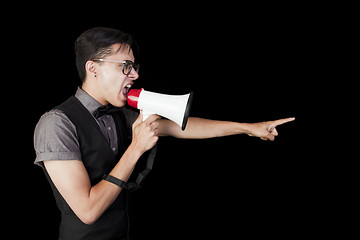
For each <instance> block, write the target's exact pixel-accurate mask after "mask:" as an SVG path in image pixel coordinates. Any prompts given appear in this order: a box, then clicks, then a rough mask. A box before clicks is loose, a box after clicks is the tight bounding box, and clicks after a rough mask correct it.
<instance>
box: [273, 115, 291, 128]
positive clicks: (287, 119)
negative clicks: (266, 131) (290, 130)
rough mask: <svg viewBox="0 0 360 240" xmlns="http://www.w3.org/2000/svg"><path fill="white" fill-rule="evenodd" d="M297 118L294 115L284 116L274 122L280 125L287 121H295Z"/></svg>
mask: <svg viewBox="0 0 360 240" xmlns="http://www.w3.org/2000/svg"><path fill="white" fill-rule="evenodd" d="M294 120H295V118H294V117H291V118H283V119H279V120H275V121H273V124H274V125H275V127H276V126H279V125H281V124H284V123H287V122H291V121H294Z"/></svg>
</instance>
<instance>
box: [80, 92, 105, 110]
mask: <svg viewBox="0 0 360 240" xmlns="http://www.w3.org/2000/svg"><path fill="white" fill-rule="evenodd" d="M75 97H76V98H77V99H78V100H79V101H80V102H81V103H82V105H84V107H85V108H86V109H87V110H88V111H89V112H90V113H91V114H94V112H95V110H96V109H97V108H98V107H101V106H102V105H101V103H99V102H98V101H96V100H95V99H94V98H93V97H91V96H90V95H89V94H88V93H87V92H85V91H84V90H82V89H81V87H78V89H77V91H76V93H75Z"/></svg>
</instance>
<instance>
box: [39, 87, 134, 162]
mask: <svg viewBox="0 0 360 240" xmlns="http://www.w3.org/2000/svg"><path fill="white" fill-rule="evenodd" d="M75 97H76V98H77V99H78V100H79V101H80V102H81V103H82V104H83V105H84V106H85V108H86V109H87V110H88V111H89V112H90V113H91V115H93V113H94V111H95V110H96V109H97V108H98V107H100V106H102V105H101V104H100V103H99V102H97V101H96V100H95V99H94V98H92V97H91V96H90V95H89V94H88V93H86V92H85V91H83V90H82V89H81V88H78V89H77V91H76V94H75ZM121 111H123V113H124V116H125V119H126V126H127V127H128V129H129V130H130V131H131V129H132V124H133V123H134V122H135V120H136V119H137V117H138V115H139V113H138V112H136V111H135V110H130V109H127V108H122V109H121ZM94 119H95V120H96V122H97V123H98V125H99V127H100V129H101V131H102V132H103V134H104V136H105V138H106V139H107V141H108V143H109V146H110V147H111V149H112V150H113V151H114V153H115V155H116V154H117V153H118V140H117V135H116V127H115V123H114V120H113V118H112V116H111V115H103V116H101V117H99V118H95V117H94ZM34 148H35V152H36V159H35V162H34V163H35V164H36V165H39V166H41V167H43V161H49V160H80V161H81V160H82V159H81V151H80V145H79V141H78V138H77V133H76V127H75V125H74V124H73V123H72V122H71V121H70V119H69V118H68V117H67V116H66V115H65V113H63V112H62V111H61V110H57V109H53V110H51V111H49V112H46V113H45V114H44V115H42V116H41V118H40V120H39V122H38V123H37V125H36V127H35V132H34Z"/></svg>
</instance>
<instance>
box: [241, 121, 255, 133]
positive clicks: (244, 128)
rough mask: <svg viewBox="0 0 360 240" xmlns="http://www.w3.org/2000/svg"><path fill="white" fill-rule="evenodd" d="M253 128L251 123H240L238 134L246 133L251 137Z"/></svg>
mask: <svg viewBox="0 0 360 240" xmlns="http://www.w3.org/2000/svg"><path fill="white" fill-rule="evenodd" d="M252 127H253V126H252V124H251V123H238V126H237V134H242V133H245V134H247V135H251V132H252Z"/></svg>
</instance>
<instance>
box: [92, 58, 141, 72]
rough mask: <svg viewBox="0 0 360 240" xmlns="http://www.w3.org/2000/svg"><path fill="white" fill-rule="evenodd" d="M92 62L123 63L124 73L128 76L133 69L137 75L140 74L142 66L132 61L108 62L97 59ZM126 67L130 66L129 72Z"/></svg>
mask: <svg viewBox="0 0 360 240" xmlns="http://www.w3.org/2000/svg"><path fill="white" fill-rule="evenodd" d="M91 61H94V62H110V63H121V67H122V72H123V74H124V75H126V76H129V74H130V73H131V71H132V69H134V70H135V72H136V73H139V69H140V64H138V63H134V62H132V61H130V60H123V61H117V60H108V59H103V58H97V59H91ZM126 66H129V69H128V70H127V72H125V69H126Z"/></svg>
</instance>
